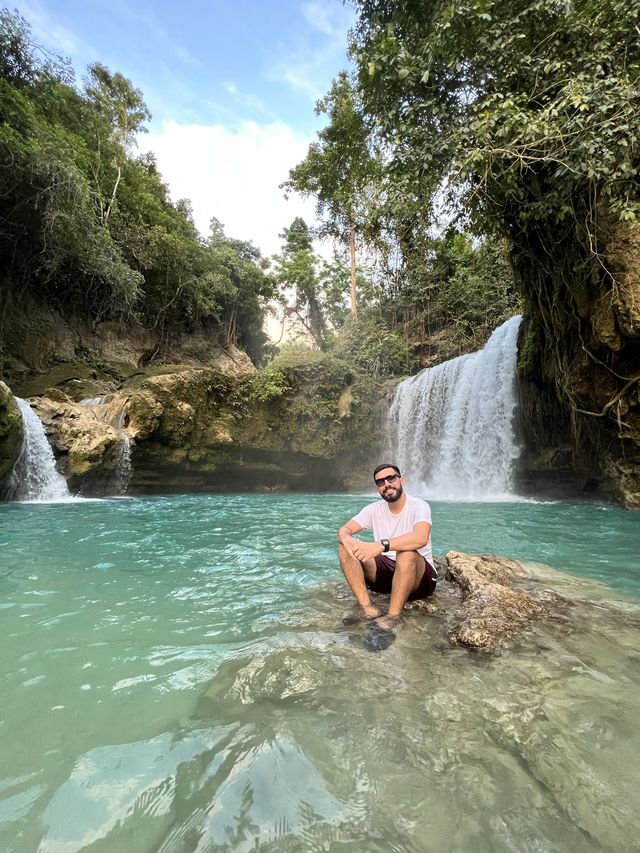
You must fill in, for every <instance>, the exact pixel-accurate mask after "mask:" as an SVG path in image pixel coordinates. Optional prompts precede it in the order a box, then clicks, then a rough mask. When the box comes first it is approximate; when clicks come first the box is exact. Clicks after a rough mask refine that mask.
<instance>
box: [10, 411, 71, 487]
mask: <svg viewBox="0 0 640 853" xmlns="http://www.w3.org/2000/svg"><path fill="white" fill-rule="evenodd" d="M15 401H16V404H17V406H18V408H19V409H20V414H21V415H22V424H23V431H24V438H23V440H22V450H21V452H20V458H19V459H18V461H17V462H16V464H15V466H14V468H13V472H12V475H11V485H10V493H11V495H12V497H14V498H15V499H16V500H21V501H60V500H69V498H70V497H71V495H70V493H69V489H68V488H67V483H66V481H65V479H64V477H63V476H62V475H61V474H60V473H58V471H57V469H56V462H55V458H54V456H53V451H52V450H51V446H50V445H49V442H48V441H47V436H46V435H45V432H44V427H43V426H42V423H41V422H40V418H39V417H38V416H37V415H36V413H35V412H34V411H33V410H32V408H31V406H30V405H29V404H28V403H27V401H26V400H21V399H20V398H19V397H16V398H15Z"/></svg>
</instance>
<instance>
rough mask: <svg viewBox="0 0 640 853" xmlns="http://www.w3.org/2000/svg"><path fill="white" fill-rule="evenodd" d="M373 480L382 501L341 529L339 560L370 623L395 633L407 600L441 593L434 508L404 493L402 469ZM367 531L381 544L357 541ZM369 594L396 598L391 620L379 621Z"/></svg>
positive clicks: (380, 472) (382, 469)
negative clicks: (433, 539) (438, 589)
mask: <svg viewBox="0 0 640 853" xmlns="http://www.w3.org/2000/svg"><path fill="white" fill-rule="evenodd" d="M373 479H374V482H375V484H376V486H377V488H378V491H379V493H380V497H381V498H382V500H380V501H374V502H373V503H371V504H368V505H367V506H365V507H364V509H362V510H361V511H360V512H359V513H358V514H357V515H356V516H355V517H354V518H352V519H351V520H350V521H348V522H347V523H346V524H344V525H343V526H342V527H341V528H340V530H338V542H339V543H340V544H339V546H338V557H339V559H340V566H341V567H342V571H343V573H344V576H345V578H346V580H347V583H348V584H349V586H350V587H351V590H352V592H353V594H354V595H355V597H356V599H357V601H358V604H359V605H360V606H361V607H362V610H363V612H364V618H365V619H372V620H376V624H377V626H378V627H379V628H380V629H382V630H386V631H388V632H389V633H390V629H391V628H393V626H394V625H395V624H396V623H397V621H398V619H399V617H400V614H401V613H402V608H403V607H404V605H405V604H406V602H407V601H409V600H411V599H415V598H427V596H429V595H431V593H432V592H433V591H434V589H435V588H436V579H437V577H438V573H437V572H436V570H435V569H434V567H433V555H432V551H431V509H430V507H429V504H428V503H426V502H425V501H423V500H421V499H420V498H414V497H412V496H411V495H408V494H407V493H406V492H405V491H404V489H403V484H404V480H403V478H402V477H401V475H400V469H399V468H398V467H397V465H387V464H384V465H378V467H377V468H376V469H375V471H374V472H373ZM364 529H367V530H373V535H374V537H375V540H376V541H375V542H361V541H360V540H359V539H355V538H354V533H358V532H359V531H360V530H364ZM369 590H372V591H374V592H381V593H386V594H390V596H391V598H390V600H389V610H388V612H387V614H386V616H384V617H381V618H379V617H380V610H379V608H378V607H376V606H375V605H374V604H373V603H372V602H371V597H370V596H369ZM390 639H392V637H391V638H390Z"/></svg>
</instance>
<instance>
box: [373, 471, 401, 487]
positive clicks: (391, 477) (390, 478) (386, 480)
mask: <svg viewBox="0 0 640 853" xmlns="http://www.w3.org/2000/svg"><path fill="white" fill-rule="evenodd" d="M399 476H400V474H387V476H386V477H380V479H378V480H374V481H373V482H374V483H375V484H376V486H377V487H378V488H380V486H384V484H385V483H395V481H396V480H397V479H398V477H399Z"/></svg>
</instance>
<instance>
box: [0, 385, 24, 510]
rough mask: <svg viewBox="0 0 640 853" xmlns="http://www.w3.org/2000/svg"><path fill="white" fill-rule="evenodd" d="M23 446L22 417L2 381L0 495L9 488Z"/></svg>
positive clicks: (0, 387)
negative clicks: (12, 471) (11, 475)
mask: <svg viewBox="0 0 640 853" xmlns="http://www.w3.org/2000/svg"><path fill="white" fill-rule="evenodd" d="M21 446H22V418H21V416H20V411H19V409H18V407H17V406H16V404H15V400H14V399H13V395H12V393H11V391H10V390H9V388H8V386H7V385H5V383H4V382H0V496H2V495H3V494H4V493H5V492H6V489H7V485H8V481H9V477H10V474H11V470H12V468H13V466H14V465H15V463H16V461H17V459H18V456H19V455H20V448H21Z"/></svg>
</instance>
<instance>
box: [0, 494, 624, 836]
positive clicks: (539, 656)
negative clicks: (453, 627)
mask: <svg viewBox="0 0 640 853" xmlns="http://www.w3.org/2000/svg"><path fill="white" fill-rule="evenodd" d="M368 500H369V498H368V497H366V496H365V497H363V496H355V495H235V496H226V495H224V496H223V495H215V496H182V497H166V498H165V497H156V498H144V499H124V500H111V501H106V500H105V501H86V502H79V503H69V504H50V505H46V504H5V505H3V506H1V507H0V549H1V550H0V553H1V555H2V556H1V563H0V613H1V616H2V638H3V639H2V644H1V645H0V679H1V683H2V707H1V712H0V849H2V850H6V851H16V853H18V851H19V853H24V851H43V852H44V851H46V853H62V851H64V852H65V853H69V851H76V850H84V849H87V850H91V851H136V853H137V852H138V851H179V853H187V851H223V850H224V851H227V850H228V851H245V850H246V851H249V850H257V849H259V850H267V851H283V850H284V851H289V850H291V851H309V850H318V851H320V850H327V851H333V850H335V851H338V850H339V851H347V850H349V851H351V850H353V851H367V853H369V851H385V853H388V851H414V850H415V851H435V853H443V851H467V850H469V851H472V850H473V851H474V853H477V851H487V853H489V851H491V853H496V851H518V853H522V851H536V853H538V852H539V851H563V853H564V851H566V850H581V851H582V850H585V851H596V850H602V849H608V850H632V849H634V846H633V845H634V844H636V842H637V837H636V833H635V831H634V830H633V825H634V821H635V820H636V819H637V814H638V813H639V810H640V798H639V797H640V795H639V794H638V793H637V792H636V789H637V785H635V784H634V783H633V773H635V770H634V769H633V768H634V767H635V766H636V764H637V759H638V754H637V752H638V749H639V748H640V743H639V735H638V727H637V722H636V720H637V707H638V701H639V700H640V654H639V653H638V652H637V648H638V644H637V641H638V639H639V638H640V629H639V628H638V624H637V618H638V617H637V615H636V613H635V608H636V606H637V605H638V606H640V557H639V555H638V531H639V530H640V516H638V515H637V514H633V513H625V512H623V511H621V510H618V509H616V508H613V507H605V506H597V505H588V504H583V505H568V504H535V503H511V504H510V503H500V504H487V503H483V504H478V505H472V504H462V503H434V504H433V505H432V509H433V515H434V533H433V540H434V550H435V553H444V552H445V551H446V550H448V549H450V548H454V549H457V550H463V551H468V552H485V553H486V552H493V553H498V554H502V555H505V556H511V557H516V558H520V559H524V560H534V561H539V562H543V563H547V564H549V565H551V566H554V567H556V568H558V569H560V570H562V571H564V572H567V573H574V574H576V575H580V576H581V577H582V578H586V579H591V580H593V581H598V582H601V583H603V584H605V585H606V586H607V587H608V589H609V593H608V594H607V593H606V591H605V592H604V593H603V596H604V597H603V604H602V607H600V608H599V609H598V610H597V614H599V615H598V616H597V619H598V625H597V629H596V628H595V627H594V628H593V630H591V628H592V626H590V625H587V624H584V625H583V626H582V628H581V629H580V631H579V632H578V633H576V632H574V633H573V634H572V633H571V632H570V631H569V629H568V628H567V626H564V625H558V626H555V627H554V628H553V630H551V633H547V634H545V635H544V636H543V635H540V637H539V641H538V642H536V644H535V645H533V644H531V643H530V644H528V645H526V646H525V648H524V649H519V650H517V651H511V652H507V653H504V654H501V655H497V656H494V657H493V658H489V659H487V658H481V657H478V656H474V655H472V654H470V653H468V652H466V651H464V650H461V649H456V648H452V647H449V646H448V645H447V644H446V643H444V642H442V639H441V637H440V635H439V634H438V619H437V618H435V619H428V618H427V617H424V616H423V617H420V616H417V615H415V614H410V615H409V616H408V617H407V620H406V625H405V627H404V628H403V629H402V631H401V632H400V634H399V636H398V639H397V641H396V643H395V644H394V645H393V646H392V647H391V648H390V649H389V650H387V651H385V652H384V653H380V654H371V653H369V652H367V651H366V650H364V649H363V648H362V646H361V644H358V642H357V631H358V630H360V629H358V628H355V629H346V628H344V626H343V625H342V622H341V620H342V617H343V616H344V615H345V614H346V613H349V612H350V611H351V608H352V603H351V599H350V596H349V594H348V591H347V589H346V587H345V585H344V583H343V582H342V579H341V575H340V571H339V567H338V564H337V560H336V556H335V529H336V527H337V526H338V525H339V524H340V523H342V522H343V521H344V520H346V519H347V518H349V517H351V516H352V515H353V514H355V512H357V510H358V509H359V508H360V507H361V506H362V505H363V503H365V502H366V501H368ZM545 582H547V581H545ZM566 582H567V583H568V584H569V588H570V585H571V583H572V579H571V577H567V579H566ZM581 589H582V588H581ZM598 589H599V587H598V586H597V585H596V584H593V586H592V587H589V590H590V592H589V595H590V596H591V597H597V596H598V595H599V592H598ZM607 596H608V597H609V598H610V597H612V596H613V597H614V598H615V597H616V596H619V597H623V598H625V599H626V605H625V607H626V610H625V609H624V608H623V615H622V616H620V615H619V614H618V613H617V611H615V612H614V611H613V610H611V609H610V607H612V606H611V605H610V603H607V601H606V600H607ZM589 619H591V617H589ZM584 621H585V623H586V621H587V616H585V620H584ZM583 629H584V630H583ZM589 630H591V634H589V633H588V631H589ZM595 815H598V818H597V821H596V818H595V817H594V816H595ZM625 845H626V846H625Z"/></svg>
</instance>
